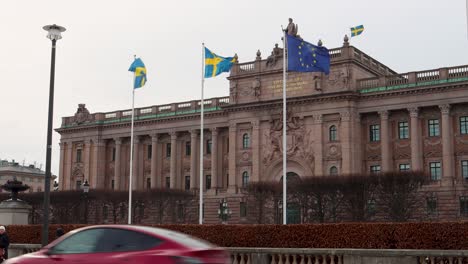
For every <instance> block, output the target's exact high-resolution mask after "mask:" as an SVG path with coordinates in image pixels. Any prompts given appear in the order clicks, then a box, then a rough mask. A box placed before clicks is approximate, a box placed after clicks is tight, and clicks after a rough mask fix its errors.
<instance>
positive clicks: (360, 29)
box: [351, 25, 364, 37]
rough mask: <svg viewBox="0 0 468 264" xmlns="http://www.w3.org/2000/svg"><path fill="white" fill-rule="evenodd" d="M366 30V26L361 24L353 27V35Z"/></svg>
mask: <svg viewBox="0 0 468 264" xmlns="http://www.w3.org/2000/svg"><path fill="white" fill-rule="evenodd" d="M363 31H364V26H363V25H359V26H356V27H352V28H351V37H355V36H359V35H361V33H362V32H363Z"/></svg>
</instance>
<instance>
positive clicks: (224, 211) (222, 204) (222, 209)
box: [218, 198, 232, 224]
mask: <svg viewBox="0 0 468 264" xmlns="http://www.w3.org/2000/svg"><path fill="white" fill-rule="evenodd" d="M231 214H232V210H231V209H229V207H228V203H227V200H226V198H223V199H221V200H220V201H219V209H218V216H219V218H220V219H221V221H222V223H223V224H227V220H228V219H229V218H230V217H231Z"/></svg>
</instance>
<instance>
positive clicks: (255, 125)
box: [252, 120, 260, 129]
mask: <svg viewBox="0 0 468 264" xmlns="http://www.w3.org/2000/svg"><path fill="white" fill-rule="evenodd" d="M252 129H260V121H259V120H253V121H252Z"/></svg>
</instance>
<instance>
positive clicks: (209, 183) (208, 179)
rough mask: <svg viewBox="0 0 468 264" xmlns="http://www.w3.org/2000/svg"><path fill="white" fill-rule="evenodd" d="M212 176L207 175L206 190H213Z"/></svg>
mask: <svg viewBox="0 0 468 264" xmlns="http://www.w3.org/2000/svg"><path fill="white" fill-rule="evenodd" d="M211 187H212V186H211V174H206V175H205V190H211Z"/></svg>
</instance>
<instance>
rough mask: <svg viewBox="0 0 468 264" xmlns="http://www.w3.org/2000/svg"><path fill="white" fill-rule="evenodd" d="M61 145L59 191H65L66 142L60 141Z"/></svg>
mask: <svg viewBox="0 0 468 264" xmlns="http://www.w3.org/2000/svg"><path fill="white" fill-rule="evenodd" d="M59 146H60V163H59V171H58V181H59V191H63V190H64V188H63V187H64V184H63V181H64V180H63V179H64V176H65V171H64V168H65V164H64V162H65V146H66V145H65V142H60V143H59Z"/></svg>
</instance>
